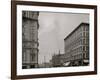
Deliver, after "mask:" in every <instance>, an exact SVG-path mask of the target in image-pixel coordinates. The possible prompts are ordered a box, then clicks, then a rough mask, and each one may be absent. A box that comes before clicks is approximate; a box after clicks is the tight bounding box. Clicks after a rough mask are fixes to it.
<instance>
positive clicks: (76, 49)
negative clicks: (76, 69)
mask: <svg viewBox="0 0 100 80" xmlns="http://www.w3.org/2000/svg"><path fill="white" fill-rule="evenodd" d="M64 44H65V56H66V62H71V65H72V66H74V65H88V64H89V24H88V23H81V24H80V25H79V26H78V27H76V28H75V29H74V30H73V31H72V32H71V33H70V34H69V35H68V36H67V37H66V38H65V39H64Z"/></svg>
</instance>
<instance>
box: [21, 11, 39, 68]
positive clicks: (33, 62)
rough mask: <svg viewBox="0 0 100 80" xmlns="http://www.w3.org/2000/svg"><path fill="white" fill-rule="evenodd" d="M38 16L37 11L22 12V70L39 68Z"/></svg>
mask: <svg viewBox="0 0 100 80" xmlns="http://www.w3.org/2000/svg"><path fill="white" fill-rule="evenodd" d="M38 16H39V12H36V11H34V12H33V11H22V69H28V68H37V67H38V28H39V24H38Z"/></svg>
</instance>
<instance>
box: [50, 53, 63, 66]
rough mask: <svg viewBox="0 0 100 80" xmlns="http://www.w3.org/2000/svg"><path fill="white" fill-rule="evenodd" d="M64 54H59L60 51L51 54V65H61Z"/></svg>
mask: <svg viewBox="0 0 100 80" xmlns="http://www.w3.org/2000/svg"><path fill="white" fill-rule="evenodd" d="M63 55H64V54H60V51H59V54H54V55H53V56H52V59H51V60H50V62H51V64H52V67H62V66H63V63H64V62H63V61H64V60H63V57H62V56H63Z"/></svg>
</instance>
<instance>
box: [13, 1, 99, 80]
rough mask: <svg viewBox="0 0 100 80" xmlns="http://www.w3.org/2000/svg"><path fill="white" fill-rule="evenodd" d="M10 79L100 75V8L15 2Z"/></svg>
mask: <svg viewBox="0 0 100 80" xmlns="http://www.w3.org/2000/svg"><path fill="white" fill-rule="evenodd" d="M11 14H12V17H11V24H12V25H11V77H12V79H14V80H15V79H29V78H46V77H59V76H76V75H92V74H97V6H95V5H80V4H62V3H46V2H32V1H27V2H26V1H12V12H11Z"/></svg>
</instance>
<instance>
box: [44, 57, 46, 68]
mask: <svg viewBox="0 0 100 80" xmlns="http://www.w3.org/2000/svg"><path fill="white" fill-rule="evenodd" d="M44 67H46V58H45V56H44Z"/></svg>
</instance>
